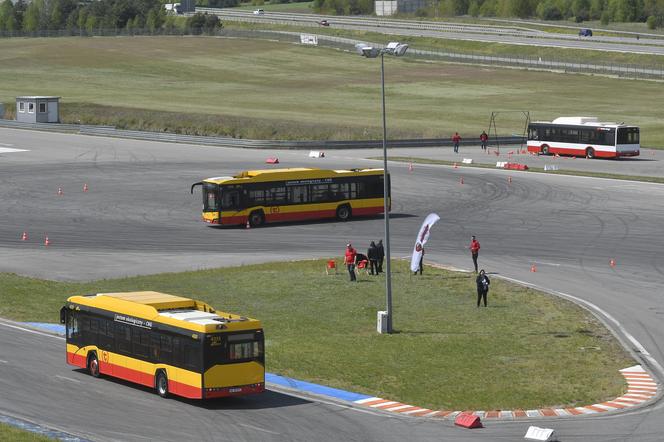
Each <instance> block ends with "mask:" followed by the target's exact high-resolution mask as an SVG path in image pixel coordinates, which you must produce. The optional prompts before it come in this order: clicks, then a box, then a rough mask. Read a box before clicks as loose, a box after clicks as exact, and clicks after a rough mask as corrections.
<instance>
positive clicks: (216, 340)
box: [205, 330, 264, 370]
mask: <svg viewBox="0 0 664 442" xmlns="http://www.w3.org/2000/svg"><path fill="white" fill-rule="evenodd" d="M205 347H206V348H205V369H206V370H207V369H209V368H211V367H213V366H215V365H217V364H232V363H235V362H249V361H259V362H261V363H262V362H263V360H264V346H263V332H262V331H261V330H257V331H248V332H243V333H236V334H226V333H224V334H221V333H220V334H210V335H207V336H206V339H205Z"/></svg>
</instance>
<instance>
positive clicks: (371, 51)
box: [355, 42, 408, 334]
mask: <svg viewBox="0 0 664 442" xmlns="http://www.w3.org/2000/svg"><path fill="white" fill-rule="evenodd" d="M355 48H356V49H357V52H358V53H359V54H360V55H362V56H364V57H366V58H376V57H378V56H379V55H380V86H381V97H382V103H383V106H382V108H383V211H384V218H385V301H386V304H387V327H386V328H387V333H388V334H389V333H392V331H393V328H392V271H391V267H390V210H389V208H390V207H389V206H390V205H389V197H388V193H389V189H390V186H389V181H388V174H387V123H386V119H385V58H384V55H385V54H388V55H394V56H396V57H401V56H402V55H404V54H405V53H406V51H407V50H408V45H407V44H402V43H399V42H390V43H388V45H387V46H385V47H384V48H382V49H378V48H374V47H371V46H368V45H365V44H362V43H358V44H356V45H355Z"/></svg>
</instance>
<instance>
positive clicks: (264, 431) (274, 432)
mask: <svg viewBox="0 0 664 442" xmlns="http://www.w3.org/2000/svg"><path fill="white" fill-rule="evenodd" d="M238 425H239V426H241V427H245V428H251V429H252V430H256V431H262V432H263V433H269V434H276V435H280V434H281V433H277V432H276V431H270V430H266V429H265V428H260V427H256V426H253V425H248V424H238Z"/></svg>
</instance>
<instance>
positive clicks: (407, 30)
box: [196, 8, 664, 64]
mask: <svg viewBox="0 0 664 442" xmlns="http://www.w3.org/2000/svg"><path fill="white" fill-rule="evenodd" d="M196 11H198V12H207V13H209V14H216V15H218V16H219V17H220V18H221V19H222V20H229V21H241V22H250V23H269V24H290V25H297V26H309V27H312V28H319V27H320V25H319V24H318V22H319V21H320V20H322V19H326V20H327V21H328V22H329V23H330V27H332V28H339V29H348V30H362V31H371V32H380V33H383V34H389V35H394V36H397V35H401V36H411V37H433V38H443V39H449V40H464V41H477V42H486V43H503V44H512V45H524V46H540V47H555V48H565V49H585V50H594V51H608V52H627V53H634V54H647V55H664V39H658V38H652V37H644V38H640V39H638V40H637V39H636V38H634V37H632V38H628V37H608V36H597V37H578V36H576V35H573V34H558V33H548V32H544V31H538V30H532V29H527V28H525V27H517V26H491V25H486V26H481V25H463V24H456V23H440V22H426V21H417V20H391V19H384V18H370V17H363V16H327V15H315V14H293V13H283V12H270V11H266V12H265V14H264V15H255V14H253V13H252V11H246V10H238V9H217V8H196ZM658 62H659V63H662V62H664V61H662V60H659V61H658V60H653V64H656V63H658Z"/></svg>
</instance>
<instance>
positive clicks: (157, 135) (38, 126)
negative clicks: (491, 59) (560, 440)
mask: <svg viewBox="0 0 664 442" xmlns="http://www.w3.org/2000/svg"><path fill="white" fill-rule="evenodd" d="M0 127H8V128H14V129H29V130H43V131H50V132H70V133H71V132H73V133H80V134H81V135H91V136H101V137H114V138H127V139H134V140H143V141H161V142H166V143H182V144H201V145H206V146H218V147H235V148H237V147H241V148H248V149H294V150H323V151H324V150H334V149H378V148H382V147H383V141H382V140H330V141H289V140H248V139H241V138H231V137H206V136H200V135H182V134H174V133H167V132H146V131H139V130H125V129H116V128H115V127H112V126H89V125H78V124H58V123H19V122H17V121H13V120H0ZM489 142H490V143H491V144H493V143H496V144H498V145H500V144H521V143H523V142H524V138H523V137H518V136H501V137H490V138H489ZM461 144H462V145H477V144H479V139H475V138H473V139H465V140H462V141H461ZM451 145H452V141H451V140H449V139H447V138H423V139H406V140H388V146H389V147H391V148H417V147H442V146H451Z"/></svg>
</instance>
